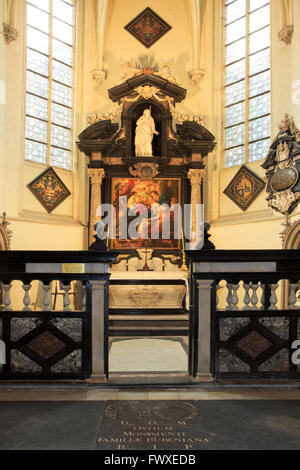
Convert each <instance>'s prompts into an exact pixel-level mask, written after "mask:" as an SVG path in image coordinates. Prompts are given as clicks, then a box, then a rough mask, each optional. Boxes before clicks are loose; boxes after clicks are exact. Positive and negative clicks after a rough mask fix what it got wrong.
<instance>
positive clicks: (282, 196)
mask: <svg viewBox="0 0 300 470" xmlns="http://www.w3.org/2000/svg"><path fill="white" fill-rule="evenodd" d="M262 167H263V168H264V169H265V170H266V177H267V181H268V184H267V193H268V196H267V201H268V205H269V207H271V208H272V209H275V210H276V211H278V212H281V214H285V215H288V214H290V213H291V212H292V211H293V210H294V209H295V207H296V206H297V204H298V202H299V200H300V181H299V171H300V131H299V130H298V129H297V128H296V126H295V124H294V122H293V119H292V118H290V117H289V115H288V114H285V115H284V118H283V119H282V121H281V123H280V124H279V132H278V134H277V136H276V138H275V139H274V140H273V142H272V144H271V146H270V149H269V152H268V154H267V156H266V158H265V161H264V163H263V164H262Z"/></svg>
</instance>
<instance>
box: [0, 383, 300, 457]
mask: <svg viewBox="0 0 300 470" xmlns="http://www.w3.org/2000/svg"><path fill="white" fill-rule="evenodd" d="M299 400H300V390H193V391H192V390H190V391H189V390H181V391H158V390H149V391H139V390H136V391H120V390H119V391H118V390H110V391H105V390H100V389H95V390H88V391H58V390H57V391H55V390H53V391H51V392H50V391H47V390H43V391H42V390H6V391H0V449H1V450H8V449H9V450H14V449H26V450H27V449H80V450H85V449H104V450H118V449H119V450H129V449H143V450H154V449H156V450H198V449H299V448H300V402H299Z"/></svg>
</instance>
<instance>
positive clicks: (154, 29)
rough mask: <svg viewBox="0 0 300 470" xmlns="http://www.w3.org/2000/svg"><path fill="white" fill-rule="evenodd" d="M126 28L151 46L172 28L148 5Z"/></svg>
mask: <svg viewBox="0 0 300 470" xmlns="http://www.w3.org/2000/svg"><path fill="white" fill-rule="evenodd" d="M124 28H125V29H126V31H128V32H129V33H130V34H132V36H134V37H135V38H136V39H137V40H138V41H140V42H141V43H142V44H143V45H144V46H146V47H148V48H149V47H151V46H152V44H154V43H155V42H156V41H157V40H158V39H160V38H161V37H162V36H163V35H164V34H166V33H167V32H168V31H169V30H170V29H171V26H170V25H168V23H166V22H165V21H164V20H163V19H162V18H160V17H159V16H158V15H157V14H156V13H154V11H153V10H151V8H149V7H148V8H146V9H145V10H144V11H142V12H141V13H140V14H139V15H138V16H136V17H135V18H134V19H133V20H132V21H130V23H128V24H127V25H126V26H124Z"/></svg>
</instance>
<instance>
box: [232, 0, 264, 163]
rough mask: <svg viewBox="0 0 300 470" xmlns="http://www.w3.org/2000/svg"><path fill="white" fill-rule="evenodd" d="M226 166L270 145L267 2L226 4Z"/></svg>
mask: <svg viewBox="0 0 300 470" xmlns="http://www.w3.org/2000/svg"><path fill="white" fill-rule="evenodd" d="M224 8H225V18H226V19H225V31H224V40H225V57H224V89H225V93H224V94H225V96H224V105H225V152H224V153H225V167H230V166H234V165H240V164H242V163H247V162H252V161H255V160H260V159H262V158H264V157H265V156H266V154H267V151H268V147H269V145H270V111H271V110H270V108H271V99H270V1H269V0H234V1H232V0H231V1H230V0H227V1H225V6H224Z"/></svg>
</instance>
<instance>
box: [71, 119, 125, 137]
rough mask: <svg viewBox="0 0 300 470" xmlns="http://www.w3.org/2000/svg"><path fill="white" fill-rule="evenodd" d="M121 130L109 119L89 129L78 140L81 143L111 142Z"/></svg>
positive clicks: (96, 123)
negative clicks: (86, 141)
mask: <svg viewBox="0 0 300 470" xmlns="http://www.w3.org/2000/svg"><path fill="white" fill-rule="evenodd" d="M118 128H119V125H118V124H112V123H111V121H110V120H109V119H108V120H106V121H99V122H95V123H94V124H92V125H91V126H89V127H87V128H86V129H85V130H84V131H83V132H81V134H79V136H78V138H79V140H80V141H83V140H99V139H100V140H109V139H111V138H112V136H113V135H114V134H115V133H116V132H117V130H118Z"/></svg>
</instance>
